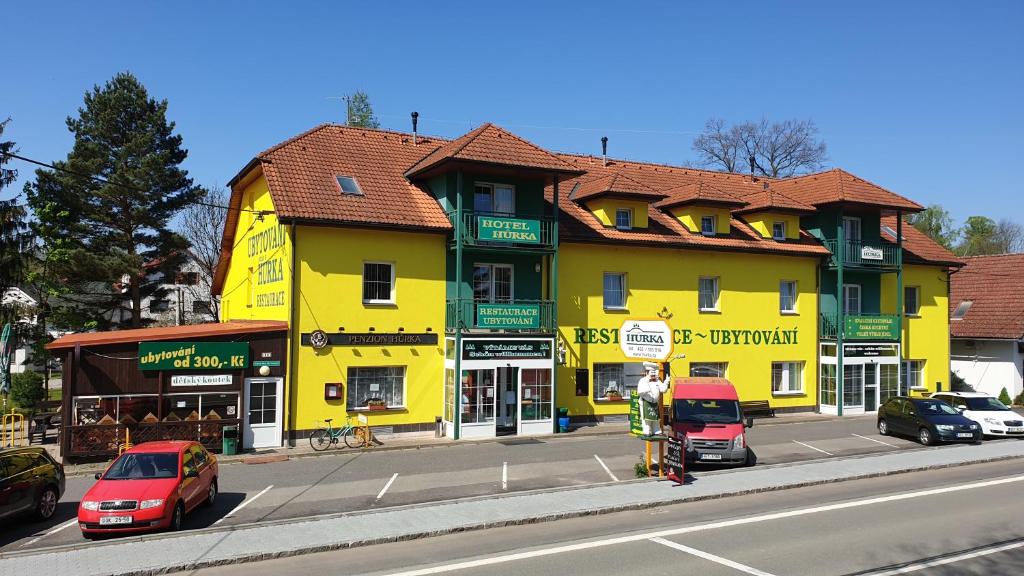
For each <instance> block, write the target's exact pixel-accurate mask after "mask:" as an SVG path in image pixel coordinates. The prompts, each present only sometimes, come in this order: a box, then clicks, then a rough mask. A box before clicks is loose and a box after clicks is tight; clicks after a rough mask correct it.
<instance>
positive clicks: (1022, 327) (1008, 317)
mask: <svg viewBox="0 0 1024 576" xmlns="http://www.w3.org/2000/svg"><path fill="white" fill-rule="evenodd" d="M964 260H965V261H966V264H965V266H964V267H963V268H961V269H960V270H959V271H957V272H956V273H955V274H953V276H952V279H953V282H952V286H951V291H950V297H949V314H950V318H951V320H950V331H951V332H952V334H953V336H954V337H955V338H999V339H1002V338H1006V339H1014V340H1019V339H1024V254H1001V255H999V256H974V257H971V258H964ZM965 300H970V301H972V302H973V304H971V308H970V310H968V311H967V315H966V316H964V318H963V320H952V315H953V311H954V310H956V307H957V306H959V305H960V303H961V302H963V301H965Z"/></svg>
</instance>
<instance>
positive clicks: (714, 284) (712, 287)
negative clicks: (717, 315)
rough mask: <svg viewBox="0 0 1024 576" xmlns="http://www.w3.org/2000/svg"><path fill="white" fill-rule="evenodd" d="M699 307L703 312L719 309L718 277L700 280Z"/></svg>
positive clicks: (698, 284) (698, 285) (698, 291)
mask: <svg viewBox="0 0 1024 576" xmlns="http://www.w3.org/2000/svg"><path fill="white" fill-rule="evenodd" d="M697 309H698V310H699V311H701V312H717V311H718V277H714V278H701V279H700V280H698V283H697Z"/></svg>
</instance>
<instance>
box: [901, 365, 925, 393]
mask: <svg viewBox="0 0 1024 576" xmlns="http://www.w3.org/2000/svg"><path fill="white" fill-rule="evenodd" d="M903 378H904V386H903V389H904V390H924V389H925V388H927V387H928V386H927V385H926V384H925V379H924V360H904V361H903Z"/></svg>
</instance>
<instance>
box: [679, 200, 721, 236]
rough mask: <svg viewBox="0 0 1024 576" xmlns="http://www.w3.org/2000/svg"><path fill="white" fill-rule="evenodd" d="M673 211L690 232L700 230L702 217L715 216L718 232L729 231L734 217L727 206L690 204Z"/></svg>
mask: <svg viewBox="0 0 1024 576" xmlns="http://www.w3.org/2000/svg"><path fill="white" fill-rule="evenodd" d="M671 212H672V215H673V216H675V217H676V219H677V220H679V221H680V222H681V223H682V224H683V226H686V229H687V230H689V231H690V232H700V219H701V217H703V216H715V217H716V220H715V228H716V232H717V233H718V234H728V233H729V219H730V218H732V213H731V212H729V210H728V209H726V208H714V207H711V206H695V205H689V206H681V207H678V208H673V209H672V210H671Z"/></svg>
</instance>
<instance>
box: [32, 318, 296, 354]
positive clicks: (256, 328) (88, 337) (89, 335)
mask: <svg viewBox="0 0 1024 576" xmlns="http://www.w3.org/2000/svg"><path fill="white" fill-rule="evenodd" d="M285 330H288V323H287V322H279V321H276V320H232V321H230V322H220V323H208V324H192V325H188V326H166V327H161V328H136V329H133V330H116V331H113V332H82V333H78V334H67V335H65V336H61V337H60V338H58V339H56V340H54V341H53V342H50V343H49V344H47V345H46V348H47V349H49V350H60V349H64V348H74V347H75V345H82V346H100V345H104V344H125V343H131V342H151V341H154V340H193V339H198V338H216V337H221V336H232V335H235V334H253V333H261V332H282V331H285Z"/></svg>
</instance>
